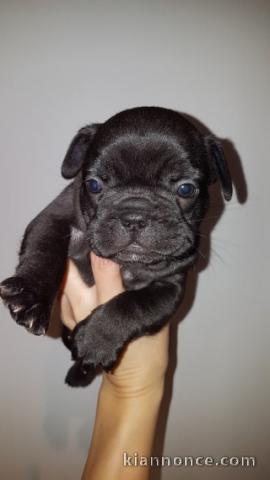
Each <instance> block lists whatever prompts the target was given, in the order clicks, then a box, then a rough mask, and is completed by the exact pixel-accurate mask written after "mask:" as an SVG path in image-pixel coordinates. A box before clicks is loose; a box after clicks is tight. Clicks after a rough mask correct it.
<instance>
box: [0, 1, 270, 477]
mask: <svg viewBox="0 0 270 480" xmlns="http://www.w3.org/2000/svg"><path fill="white" fill-rule="evenodd" d="M0 14H1V18H0V32H1V42H0V49H1V77H0V80H1V87H0V96H1V109H0V123H1V128H0V135H1V179H0V182H1V185H0V195H1V201H0V210H1V225H2V228H1V278H5V277H6V276H7V275H10V274H11V273H12V271H13V268H14V266H15V262H16V251H17V250H18V245H19V240H20V238H21V236H22V233H23V230H24V228H25V226H26V224H27V222H28V221H29V220H30V219H31V218H32V217H33V216H34V215H35V214H36V213H37V212H38V211H39V210H40V209H41V208H42V207H43V206H44V205H45V204H46V203H47V202H48V201H49V200H51V199H52V198H53V197H54V196H55V195H56V194H57V193H58V192H59V191H60V189H61V188H62V187H63V185H64V184H65V182H64V180H62V179H61V177H60V173H59V167H60V163H61V160H62V158H63V155H64V153H65V149H66V148H67V145H68V143H69V141H70V139H71V137H72V135H73V134H74V133H75V131H76V130H77V129H78V128H79V127H80V126H82V125H83V124H85V123H86V122H88V121H102V120H105V119H106V118H107V117H108V116H110V115H111V114H113V113H115V112H117V111H119V110H121V109H123V108H127V107H131V106H137V105H144V104H145V105H152V104H156V105H161V106H165V107H171V108H175V109H177V110H181V111H186V112H189V113H190V114H192V115H194V116H195V117H197V118H199V119H200V120H202V121H203V122H204V123H205V124H206V125H207V126H208V127H209V128H211V129H212V130H213V131H214V132H215V133H216V134H218V135H220V136H223V137H228V138H230V139H232V140H233V142H234V143H235V146H236V148H237V150H238V153H239V155H240V157H241V159H242V163H243V166H244V170H245V175H246V179H247V183H248V188H249V195H248V201H247V202H246V203H244V204H240V203H238V201H237V198H236V196H234V198H233V200H232V202H231V203H230V204H228V205H226V210H225V212H224V214H223V216H222V218H221V220H220V222H218V224H217V225H216V228H215V231H214V232H213V235H212V245H213V247H214V250H215V252H216V254H215V253H213V255H212V256H211V261H210V265H209V266H208V268H207V269H205V270H204V271H203V272H201V274H200V275H199V279H198V286H197V291H196V298H195V302H194V305H193V307H192V308H191V309H190V311H189V313H188V315H187V316H186V318H185V320H184V321H183V322H182V323H181V325H180V327H179V329H178V365H177V368H176V371H175V377H174V390H173V398H172V402H171V408H170V413H169V419H168V425H167V432H166V439H165V453H166V454H167V455H170V456H172V455H177V456H182V455H201V456H206V455H211V456H217V457H219V456H223V455H255V456H257V458H258V467H257V468H256V469H255V470H252V469H241V468H219V469H216V468H206V467H205V468H197V469H195V468H194V469H190V468H189V469H172V468H171V469H168V470H166V471H165V470H164V472H163V478H164V479H168V480H173V479H178V478H181V479H183V480H190V479H192V480H197V479H200V480H202V479H207V480H209V479H210V480H211V479H216V478H218V479H221V480H223V479H224V480H225V479H226V480H227V479H236V478H245V479H256V480H265V479H266V478H268V476H269V461H267V454H269V411H268V410H269V390H270V389H269V367H268V362H267V359H268V357H269V353H268V349H269V347H268V345H269V301H268V299H269V293H268V291H267V286H268V285H269V281H268V275H267V274H268V268H269V176H270V168H269V165H270V162H269V147H270V145H269V85H270V78H269V77H270V76H269V57H268V54H269V40H270V38H269V31H270V29H269V27H270V25H269V23H270V21H269V19H270V4H269V2H267V1H262V0H258V1H249V0H236V1H231V0H229V1H226V2H225V1H218V0H217V1H214V0H213V1H211V0H202V1H199V0H197V1H196V0H191V1H181V0H180V1H172V0H169V1H163V2H161V1H147V0H146V1H137V2H131V1H130V2H129V1H117V0H116V1H111V2H104V1H82V0H79V1H73V2H72V1H62V2H60V1H51V2H50V1H35V2H34V1H26V0H21V1H17V2H15V1H12V0H10V1H2V2H0ZM265 252H266V253H265ZM267 263H268V265H267ZM267 267H268V268H267ZM0 345H1V347H0V359H1V362H0V368H1V395H0V402H1V405H0V414H1V424H0V425H1V427H0V431H1V439H0V442H1V445H0V450H1V459H0V471H1V478H3V479H5V480H9V479H12V480H17V479H18V480H48V479H53V480H54V479H57V480H74V479H77V478H79V473H80V470H81V467H82V464H83V461H84V458H85V455H86V450H87V446H88V438H89V435H90V431H91V428H92V425H93V420H94V412H95V403H96V394H97V390H98V386H99V380H97V381H96V382H95V383H94V384H93V385H92V386H91V387H90V388H88V389H86V390H71V389H69V388H68V387H66V386H65V385H64V383H63V378H64V375H65V372H66V370H67V368H68V366H69V361H70V360H69V353H68V351H67V350H65V349H64V347H63V346H62V344H61V343H60V341H59V340H53V339H51V338H35V337H32V336H30V335H29V334H27V333H26V332H25V331H24V330H23V329H20V328H19V327H17V326H16V325H15V324H14V323H13V322H12V320H11V318H10V317H9V315H8V312H7V310H5V309H4V308H2V307H1V337H0ZM267 463H268V465H267ZM267 468H268V475H267Z"/></svg>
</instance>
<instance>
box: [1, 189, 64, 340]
mask: <svg viewBox="0 0 270 480" xmlns="http://www.w3.org/2000/svg"><path fill="white" fill-rule="evenodd" d="M72 215H73V184H70V185H69V186H68V187H67V188H66V189H65V190H64V191H63V192H62V193H61V194H60V195H59V196H58V197H57V198H56V199H55V200H54V201H53V202H52V203H50V204H49V205H48V206H47V207H46V208H45V209H44V210H43V211H42V212H41V213H40V214H39V215H38V216H37V217H36V218H35V219H34V220H33V221H32V222H31V223H30V224H29V225H28V227H27V229H26V231H25V234H24V238H23V241H22V245H21V249H20V254H19V264H18V266H17V268H16V274H15V276H13V277H10V278H7V279H6V280H4V281H3V282H2V283H1V284H0V295H1V297H2V299H3V301H4V303H5V304H6V305H7V306H8V308H9V310H10V313H11V315H12V317H13V318H14V319H15V320H16V322H17V323H18V324H20V325H23V326H25V327H26V328H27V329H28V330H29V331H30V332H31V333H34V334H35V335H42V334H44V333H45V332H46V330H47V328H48V325H49V318H50V312H51V307H52V303H53V301H54V298H55V295H56V293H57V290H58V288H59V285H60V282H61V279H62V277H63V274H64V271H65V265H66V260H67V253H68V245H69V235H70V223H71V219H72Z"/></svg>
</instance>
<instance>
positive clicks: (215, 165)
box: [205, 135, 232, 201]
mask: <svg viewBox="0 0 270 480" xmlns="http://www.w3.org/2000/svg"><path fill="white" fill-rule="evenodd" d="M205 140H206V146H207V150H208V156H209V157H210V169H211V177H212V178H211V183H212V182H216V181H217V180H219V181H220V183H221V188H222V193H223V196H224V198H225V200H227V201H228V200H231V198H232V179H231V174H230V171H229V168H228V165H227V162H226V159H225V155H224V152H223V149H222V146H221V143H220V141H219V140H218V139H217V138H216V137H215V136H214V135H207V137H206V139H205Z"/></svg>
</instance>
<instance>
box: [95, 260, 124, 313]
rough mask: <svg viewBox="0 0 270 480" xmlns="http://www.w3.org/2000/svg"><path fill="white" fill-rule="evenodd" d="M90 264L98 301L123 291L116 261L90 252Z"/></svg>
mask: <svg viewBox="0 0 270 480" xmlns="http://www.w3.org/2000/svg"><path fill="white" fill-rule="evenodd" d="M90 258H91V265H92V270H93V275H94V279H95V284H96V289H97V299H98V303H100V304H101V303H105V302H108V301H109V300H111V298H113V297H115V296H116V295H118V294H119V293H121V292H123V291H124V287H123V282H122V278H121V273H120V267H119V265H118V264H117V263H115V262H113V261H112V260H109V259H107V258H102V257H98V256H97V255H95V254H94V252H91V254H90Z"/></svg>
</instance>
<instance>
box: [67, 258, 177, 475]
mask: <svg viewBox="0 0 270 480" xmlns="http://www.w3.org/2000/svg"><path fill="white" fill-rule="evenodd" d="M91 265H92V270H93V274H94V279H95V285H94V286H93V287H88V286H87V285H85V283H84V282H83V281H82V279H81V277H80V275H79V273H78V271H77V269H76V267H75V265H74V264H73V262H72V261H69V263H68V268H67V274H66V278H65V282H64V285H63V291H62V294H61V297H60V307H61V308H60V310H61V316H62V320H63V323H64V324H65V325H66V326H67V327H68V328H69V329H70V330H72V329H73V328H74V327H75V326H76V325H77V323H78V322H80V321H81V320H83V319H84V318H85V317H87V316H88V315H89V314H90V313H91V311H92V310H93V309H94V308H96V307H97V306H98V305H100V304H103V303H105V302H107V301H109V300H110V299H111V298H113V297H114V296H116V295H118V294H119V293H121V292H123V291H124V288H123V284H122V279H121V274H120V267H119V265H117V264H116V263H114V262H112V261H111V260H107V259H103V258H100V257H97V256H96V255H95V254H94V253H91ZM168 343H169V329H168V326H166V327H164V328H163V329H162V330H161V331H160V332H159V333H157V334H155V335H151V336H150V335H148V336H144V337H140V338H138V339H136V340H134V341H132V342H130V343H129V344H128V345H127V347H126V349H125V350H124V352H123V354H122V355H121V358H120V361H119V363H118V365H117V366H116V367H115V368H114V369H113V371H112V372H110V373H105V372H104V374H103V380H102V384H101V388H100V391H99V398H98V405H97V412H96V420H95V427H94V432H93V435H92V440H91V445H90V448H89V452H88V457H87V460H86V464H85V467H84V472H83V475H82V480H96V478H98V479H99V480H107V479H108V478H110V479H111V480H148V479H149V467H144V466H139V467H135V466H131V467H130V466H128V467H127V466H125V465H124V462H123V455H124V452H130V453H133V452H137V453H138V454H139V455H142V456H148V455H150V454H151V451H152V445H153V438H154V433H155V428H156V422H157V418H158V412H159V406H160V402H161V399H162V396H163V387H164V377H165V372H166V368H167V363H168Z"/></svg>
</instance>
